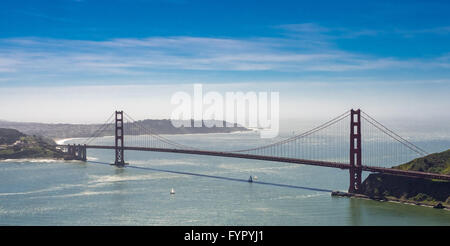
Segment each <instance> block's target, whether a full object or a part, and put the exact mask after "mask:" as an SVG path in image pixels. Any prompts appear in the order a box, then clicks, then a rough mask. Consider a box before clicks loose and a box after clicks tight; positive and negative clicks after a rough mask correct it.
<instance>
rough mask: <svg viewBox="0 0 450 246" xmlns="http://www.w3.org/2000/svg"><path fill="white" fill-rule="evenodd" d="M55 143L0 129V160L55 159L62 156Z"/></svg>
mask: <svg viewBox="0 0 450 246" xmlns="http://www.w3.org/2000/svg"><path fill="white" fill-rule="evenodd" d="M54 145H55V142H54V141H53V140H51V139H47V138H44V137H40V136H27V135H25V134H23V133H21V132H19V131H17V130H14V129H6V128H0V159H19V158H56V159H61V158H63V157H64V154H63V153H62V152H61V151H60V150H57V149H55V147H54Z"/></svg>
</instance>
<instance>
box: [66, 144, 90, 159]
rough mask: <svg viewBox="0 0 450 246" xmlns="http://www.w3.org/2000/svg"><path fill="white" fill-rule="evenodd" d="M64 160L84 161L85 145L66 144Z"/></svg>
mask: <svg viewBox="0 0 450 246" xmlns="http://www.w3.org/2000/svg"><path fill="white" fill-rule="evenodd" d="M65 159H66V160H78V161H86V160H87V158H86V145H81V144H78V145H76V144H73V145H70V144H69V145H67V156H66V158H65Z"/></svg>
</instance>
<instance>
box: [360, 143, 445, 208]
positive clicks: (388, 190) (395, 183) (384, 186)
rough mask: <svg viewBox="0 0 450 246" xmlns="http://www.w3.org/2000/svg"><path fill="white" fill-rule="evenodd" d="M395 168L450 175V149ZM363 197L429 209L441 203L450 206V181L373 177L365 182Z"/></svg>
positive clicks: (362, 188) (376, 175)
mask: <svg viewBox="0 0 450 246" xmlns="http://www.w3.org/2000/svg"><path fill="white" fill-rule="evenodd" d="M393 168H396V169H401V170H413V171H421V172H431V173H440V174H450V150H446V151H444V152H441V153H434V154H430V155H428V156H425V157H421V158H417V159H414V160H412V161H410V162H408V163H405V164H402V165H399V166H395V167H393ZM361 194H363V195H365V196H368V197H369V198H372V199H376V200H392V201H399V202H407V203H414V204H418V205H430V206H436V205H438V204H439V203H441V204H442V205H445V206H446V207H450V182H448V181H440V180H427V179H419V178H409V177H402V176H392V175H388V174H379V173H377V174H370V175H369V176H368V177H367V178H366V180H364V182H363V183H362V187H361Z"/></svg>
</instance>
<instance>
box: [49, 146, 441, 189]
mask: <svg viewBox="0 0 450 246" xmlns="http://www.w3.org/2000/svg"><path fill="white" fill-rule="evenodd" d="M57 146H59V147H66V146H67V145H57ZM86 148H89V149H115V148H116V147H115V146H101V145H86ZM123 149H124V150H135V151H153V152H168V153H179V154H192V155H207V156H221V157H232V158H242V159H253V160H263V161H275V162H285V163H294V164H303V165H312V166H322V167H332V168H339V169H350V168H352V166H351V165H350V164H346V163H339V162H328V161H316V160H306V159H296V158H286V157H276V156H262V155H251V154H242V153H232V152H220V151H205V150H188V149H166V148H148V147H129V146H128V147H127V146H126V147H124V148H123ZM361 169H362V170H363V171H368V172H375V173H386V174H392V175H398V176H407V177H413V178H426V179H439V180H448V181H450V175H445V174H437V173H426V172H418V171H405V170H399V169H393V168H385V167H372V166H362V167H361Z"/></svg>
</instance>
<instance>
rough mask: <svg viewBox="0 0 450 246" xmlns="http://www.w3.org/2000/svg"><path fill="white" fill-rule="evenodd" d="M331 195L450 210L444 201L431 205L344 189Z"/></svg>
mask: <svg viewBox="0 0 450 246" xmlns="http://www.w3.org/2000/svg"><path fill="white" fill-rule="evenodd" d="M331 196H337V197H349V198H359V199H366V200H372V201H379V202H393V203H402V204H407V205H415V206H422V207H428V208H435V209H444V210H448V211H450V206H446V205H443V204H442V203H438V204H437V205H434V206H433V205H430V204H426V203H422V202H414V201H410V200H403V199H398V198H394V197H389V198H387V197H384V198H378V197H370V196H367V195H364V194H356V193H348V192H343V191H333V192H331Z"/></svg>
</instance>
